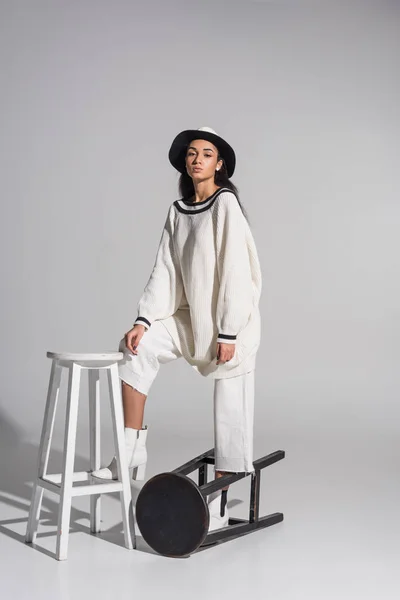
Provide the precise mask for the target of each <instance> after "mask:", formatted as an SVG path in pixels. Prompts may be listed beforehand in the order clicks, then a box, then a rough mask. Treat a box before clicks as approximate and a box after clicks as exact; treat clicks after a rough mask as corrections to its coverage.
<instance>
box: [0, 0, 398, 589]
mask: <svg viewBox="0 0 400 600" xmlns="http://www.w3.org/2000/svg"><path fill="white" fill-rule="evenodd" d="M0 7H1V15H0V78H1V111H0V127H1V136H0V164H1V178H0V190H1V200H2V218H1V220H0V226H1V231H0V243H1V256H2V261H1V283H2V303H1V304H2V328H1V396H0V402H1V405H0V411H1V412H0V427H1V440H0V445H1V446H0V450H1V456H2V458H1V467H2V488H3V495H2V497H3V500H4V502H5V504H6V505H7V507H8V508H10V507H14V508H15V507H18V503H19V504H20V507H21V502H22V506H24V507H26V506H27V505H28V502H29V497H30V492H29V489H28V488H29V484H28V482H29V481H32V478H33V471H34V459H35V455H36V452H37V444H38V441H39V436H40V428H41V423H42V417H43V410H44V402H45V396H46V391H47V383H48V376H49V371H50V361H49V360H48V359H47V358H46V351H47V350H54V351H62V350H66V351H77V352H86V351H93V352H102V351H107V350H115V349H116V348H117V347H118V342H119V340H120V338H121V337H122V336H123V334H124V333H125V331H127V330H128V329H129V328H130V327H131V324H132V322H133V320H134V318H135V317H136V314H137V313H136V305H137V301H138V299H139V297H140V295H141V293H142V290H143V288H144V285H145V283H146V281H147V279H148V276H149V274H150V271H151V268H152V266H153V263H154V259H155V253H156V249H157V245H158V241H159V238H160V234H161V228H162V225H163V223H164V219H165V215H166V211H167V208H168V206H169V204H170V203H171V202H172V201H173V200H175V199H176V198H178V190H177V182H178V175H177V173H176V172H175V171H174V170H173V168H172V167H171V166H170V164H169V162H168V158H167V152H168V149H169V146H170V143H171V141H172V139H173V137H174V136H175V135H176V134H177V133H178V132H179V131H181V130H182V129H186V128H192V127H193V128H197V127H200V126H203V125H207V126H210V127H212V128H213V129H215V130H216V131H217V132H219V133H220V134H221V135H222V136H224V137H226V139H227V140H228V141H229V142H230V143H231V144H232V145H233V147H234V148H235V150H236V152H237V170H236V173H235V175H234V177H233V181H234V182H235V183H236V184H237V185H238V187H239V191H240V194H241V200H242V202H243V204H244V206H245V207H246V209H247V211H248V214H249V217H250V224H251V227H252V230H253V234H254V237H255V240H256V244H257V249H258V252H259V257H260V261H261V266H262V272H263V292H262V297H261V314H262V326H263V337H262V343H261V347H260V350H259V353H258V359H257V360H258V363H257V370H256V422H255V454H256V456H262V455H264V454H267V453H268V452H271V451H273V450H275V449H278V448H282V449H285V450H286V452H287V457H286V459H285V461H283V462H282V463H280V464H279V465H276V466H275V467H274V468H273V469H274V470H273V471H272V470H271V475H269V474H268V477H270V478H269V479H268V486H267V487H266V488H265V494H267V493H268V494H269V498H270V499H272V500H273V506H272V507H271V508H272V510H271V512H273V511H274V510H283V511H284V512H285V518H286V517H288V518H289V523H288V518H286V520H285V524H284V525H282V527H281V529H280V532H279V531H278V528H276V529H275V530H274V532H272V530H271V533H269V532H268V534H267V536H266V537H265V536H264V537H262V536H263V535H264V534H257V535H259V536H261V537H259V538H257V542H255V541H253V540H252V539H251V538H246V541H238V542H235V543H234V544H238V543H241V544H242V546H240V547H238V550H237V552H240V549H243V547H245V546H244V545H245V544H247V545H248V546H249V548H250V546H251V544H257V543H258V544H259V547H260V548H261V546H262V543H264V542H265V540H271V539H275V540H276V542H277V543H278V554H276V548H275V549H274V553H275V554H274V555H273V556H275V560H277V561H278V563H277V568H275V569H273V575H272V574H271V573H270V574H269V577H270V578H269V582H270V585H273V584H274V585H275V584H276V588H274V594H275V595H274V596H273V597H274V598H280V597H281V595H280V594H282V598H289V597H290V598H291V597H293V598H296V599H298V598H303V595H302V594H303V593H304V597H307V598H311V597H314V596H313V595H312V594H313V593H314V592H315V597H322V596H321V595H320V591H321V590H320V588H319V587H318V585H317V584H316V581H317V580H316V579H315V577H317V579H318V576H319V577H321V578H323V577H325V576H326V578H327V581H328V580H330V579H331V576H332V574H334V575H335V578H334V579H335V581H336V583H337V585H339V584H338V582H339V581H340V582H341V583H343V584H344V583H346V586H347V587H346V588H342V587H340V588H339V587H338V588H337V589H336V588H334V586H333V587H332V588H330V591H329V590H327V591H326V592H324V594H323V597H324V598H328V597H329V598H330V597H331V596H330V595H329V593H330V592H331V593H332V594H333V595H332V598H333V597H339V596H338V595H335V594H339V593H340V597H342V598H344V597H347V596H346V594H345V589H346V590H347V592H348V593H349V596H348V597H349V598H355V597H357V598H358V597H363V598H367V597H371V598H373V597H376V595H374V594H375V591H376V590H377V589H378V588H379V590H380V591H381V592H382V590H383V589H384V590H385V594H386V595H385V594H384V595H383V596H382V597H385V598H389V597H393V598H394V597H398V594H397V592H395V587H394V586H395V581H396V580H395V576H394V571H393V570H392V566H393V565H394V564H395V562H396V560H397V559H398V558H399V551H398V534H399V533H400V532H399V524H398V518H397V511H396V510H395V507H396V506H398V501H399V496H400V494H399V484H398V481H397V478H396V476H397V474H398V460H399V444H398V433H399V417H400V409H399V403H398V398H399V388H400V385H399V383H400V382H399V374H398V373H399V370H398V358H399V302H400V286H399V276H398V274H399V251H400V247H399V234H398V232H399V225H400V205H399V192H400V189H399V188H400V184H399V178H398V172H399V144H398V140H399V134H400V127H399V108H398V107H399V102H400V97H399V91H400V85H399V77H398V71H399V51H400V36H399V25H400V3H399V2H390V1H386V0H384V1H379V2H378V1H376V2H218V1H214V2H201V3H195V2H164V3H162V2H161V1H160V2H151V1H150V2H146V4H144V3H139V2H129V1H128V0H125V1H123V0H116V1H114V2H106V1H104V0H100V1H94V0H91V1H89V0H84V1H80V2H62V1H44V0H35V1H34V2H26V1H25V2H22V1H18V0H17V1H15V2H11V1H9V2H6V1H3V2H1V3H0ZM85 389H86V382H84V385H83V394H84V393H85ZM212 389H213V384H212V382H211V381H209V380H207V379H205V378H202V377H201V376H199V375H198V374H197V373H195V372H194V371H193V370H192V369H191V368H190V367H189V365H188V364H186V363H185V362H184V360H183V359H181V360H179V361H176V362H175V363H174V364H169V365H166V366H164V367H162V369H161V371H160V373H159V376H158V378H157V379H156V381H155V382H154V384H153V387H152V389H151V391H150V394H149V398H148V404H147V408H146V423H147V424H148V425H149V451H150V452H151V459H149V467H148V475H149V476H151V475H152V474H154V473H156V472H159V471H160V470H169V469H171V468H174V467H175V466H177V465H178V464H180V463H181V462H184V461H185V460H187V459H188V458H190V457H191V456H194V455H195V454H197V453H199V452H202V451H203V450H205V449H207V448H208V447H211V446H212ZM82 398H84V396H82ZM62 406H63V404H62ZM102 406H103V413H104V419H103V423H102V428H103V433H104V436H103V441H104V443H103V447H104V460H106V459H108V458H109V457H110V455H111V452H112V439H111V427H110V422H109V409H108V404H107V393H106V390H105V389H104V390H103V396H102ZM79 418H80V420H79V431H78V444H77V450H78V458H79V460H81V461H84V460H86V458H87V450H88V444H87V441H88V431H87V419H88V414H87V406H86V403H85V401H84V400H83V401H82V405H81V409H80V417H79ZM63 420H64V415H63V412H62V411H61V412H60V413H59V414H58V416H57V426H56V432H55V439H54V448H55V450H56V455H55V456H56V458H55V463H58V464H59V462H60V450H61V448H62V440H63V438H62V436H63V430H62V427H63ZM265 479H267V476H266V478H265ZM238 489H239V488H238ZM0 499H1V497H0ZM11 499H12V500H11ZM263 501H264V502H266V498H265V499H264V496H263ZM329 503H330V504H329ZM328 505H329V506H330V509H329V510H327V508H326V507H327V506H328ZM113 506H114V511H116V515H117V518H118V510H119V509H118V506H117V503H114V505H113ZM267 508H268V507H267ZM391 510H392V511H393V513H391ZM318 511H319V512H318ZM349 511H350V512H351V517H350V516H349V514H350V513H349ZM378 511H379V519H378V521H379V523H378V522H377V523H376V526H375V527H374V526H373V525H372V523H374V522H376V521H375V519H377V512H378ZM317 514H318V515H319V519H318V518H317V517H316V515H317ZM344 515H347V517H348V519H349V520H348V521H347V522H346V523H345V524H344V523H342V521H341V519H342V518H343V516H344ZM390 515H391V516H390ZM357 519H359V521H358V520H357ZM385 519H386V520H385ZM341 523H342V524H341ZM300 524H302V525H300ZM289 527H291V528H292V529H290V534H289V530H288V528H289ZM352 527H353V529H352ZM371 527H372V530H371ZM284 528H286V529H284ZM296 528H298V529H296ZM21 531H22V529H21ZM282 532H284V533H282ZM3 533H4V531H3ZM285 535H286V536H287V537H285ZM291 535H292V536H294V537H290V536H291ZM268 536H271V537H268ZM273 536H274V537H273ZM319 536H321V538H320V537H319ZM254 539H255V538H254ZM279 540H280V541H279ZM300 540H301V541H302V544H303V543H304V542H305V540H307V541H308V543H309V545H308V546H307V548H308V552H309V554H308V553H307V551H306V550H305V549H304V548H303V547H302V544H300ZM344 540H345V541H344ZM396 540H397V541H396ZM12 541H13V540H12ZM10 543H11V542H10ZM286 543H287V546H285V544H286ZM335 543H336V544H337V545H336V546H335ZM279 544H282V546H279ZM296 544H297V545H296ZM342 544H344V545H345V547H346V548H347V551H348V552H349V554H348V555H346V558H344V555H343V552H346V551H345V550H344V549H343V547H342V546H341V545H342ZM326 545H329V547H330V548H331V549H332V548H335V549H336V550H337V554H332V555H330V554H329V552H328V553H327V554H326V553H325V554H324V553H323V552H322V554H321V548H324V547H325V549H326ZM13 547H14V546H13ZM231 547H232V546H231ZM226 548H228V545H226ZM263 548H264V547H263ZM283 548H285V551H286V550H287V549H290V550H288V552H289V554H290V553H293V554H292V555H291V557H290V558H289V559H288V556H287V555H286V554H284V550H283ZM349 548H350V550H349ZM224 551H226V550H224ZM332 552H333V550H332ZM363 552H364V553H368V552H369V553H370V554H365V555H363V554H362V553H363ZM315 553H316V554H315ZM360 553H361V554H360ZM203 554H206V553H203ZM299 554H301V555H302V556H303V559H301V558H300V557H299ZM31 556H32V553H31V554H30V557H31ZM273 556H272V555H268V557H269V560H272V561H273V560H274V558H273ZM42 558H45V557H42ZM317 559H318V560H320V561H321V563H320V568H319V570H317V572H315V571H314V570H312V569H311V565H312V564H315V562H314V561H315V560H317ZM395 559H396V560H395ZM46 560H47V564H48V561H49V559H48V558H47V557H46ZM251 560H252V564H254V560H255V557H254V556H253V557H252V559H251ZM290 560H293V563H291V562H290ZM299 560H300V561H301V560H304V564H303V563H301V565H300V564H299V563H298V562H297V561H299ZM352 560H354V561H355V562H354V563H352ZM392 560H393V563H392V562H391V561H392ZM357 561H358V562H357ZM255 562H256V564H257V561H255ZM283 562H285V563H286V564H289V565H293V570H292V571H290V570H289V572H284V571H282V570H281V569H282V568H283V567H282V563H283ZM232 564H234V563H232V562H231V563H230V565H231V566H232ZM349 565H352V566H351V569H352V575H353V576H354V578H355V581H356V582H358V585H361V583H360V582H361V580H362V582H363V585H365V589H363V590H362V591H361V589H359V590H358V592H359V594H358V592H357V590H356V588H355V587H352V586H356V583H354V580H353V579H352V577H351V576H350V575H349V574H348V572H347V569H350V566H349ZM226 568H227V569H228V567H226ZM249 568H250V567H249ZM358 569H359V571H358ZM261 570H262V569H261ZM224 574H225V575H228V579H230V578H231V577H233V574H232V573H231V572H230V571H229V570H228V571H226V572H225V573H224ZM318 574H319V575H318ZM216 577H217V575H216ZM321 581H322V580H321ZM377 581H378V582H379V583H377ZM272 582H273V583H272ZM289 582H290V584H289ZM296 582H297V583H296ZM374 582H375V584H376V586H377V588H376V590H375V588H374ZM14 584H15V581H14V582H13V585H14ZM397 584H398V582H397V581H396V585H397ZM314 585H315V586H316V587H315V589H314V588H313V586H314ZM321 585H322V583H321ZM243 586H244V587H243V590H244V589H246V587H245V582H243ZM10 589H11V588H10ZM241 589H242V588H241V587H240V585H239V587H238V583H237V582H236V592H235V591H234V590H232V591H231V593H232V594H233V595H234V594H235V593H238V594H240V593H241ZM14 591H15V590H14ZM270 591H271V588H270ZM397 591H398V588H397ZM71 593H72V592H71ZM376 593H377V592H376ZM392 593H393V594H394V595H393V596H392V595H391V594H392ZM291 594H293V596H292V595H291ZM369 594H371V596H369ZM21 597H22V596H21ZM42 597H43V596H42ZM66 597H69V596H66ZM75 597H76V596H75ZM98 597H100V596H98Z"/></svg>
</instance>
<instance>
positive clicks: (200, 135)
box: [168, 129, 236, 177]
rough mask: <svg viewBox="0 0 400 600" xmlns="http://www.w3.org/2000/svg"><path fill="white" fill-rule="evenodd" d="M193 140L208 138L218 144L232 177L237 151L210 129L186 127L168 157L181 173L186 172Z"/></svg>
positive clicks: (229, 175) (175, 141)
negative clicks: (187, 150) (190, 145)
mask: <svg viewBox="0 0 400 600" xmlns="http://www.w3.org/2000/svg"><path fill="white" fill-rule="evenodd" d="M192 140H207V141H208V142H211V143H212V144H214V146H216V147H217V148H218V150H219V152H220V155H221V156H222V158H223V159H224V162H225V166H226V170H227V174H228V177H232V175H233V173H234V171H235V165H236V155H235V152H234V150H233V148H232V146H230V145H229V144H228V142H226V141H225V140H224V139H223V138H222V137H220V136H219V135H217V134H215V133H211V132H210V131H199V130H198V129H185V131H181V133H178V135H177V136H176V137H175V139H174V141H173V142H172V144H171V148H170V149H169V153H168V158H169V161H170V163H171V165H172V166H173V167H175V169H176V170H177V171H179V172H180V173H185V172H186V149H187V147H188V145H189V144H190V142H191V141H192Z"/></svg>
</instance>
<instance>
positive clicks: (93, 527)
mask: <svg viewBox="0 0 400 600" xmlns="http://www.w3.org/2000/svg"><path fill="white" fill-rule="evenodd" d="M88 373H89V427H90V469H91V471H96V470H97V469H100V374H99V370H98V369H89V371H88ZM100 498H101V494H93V495H92V496H90V531H91V532H92V533H100V531H101V525H100V506H101V505H100Z"/></svg>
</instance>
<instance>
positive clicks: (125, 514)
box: [107, 364, 136, 549]
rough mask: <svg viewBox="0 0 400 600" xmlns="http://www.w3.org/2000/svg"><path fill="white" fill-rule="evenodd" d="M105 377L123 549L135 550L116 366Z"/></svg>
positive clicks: (119, 388) (130, 495) (120, 397)
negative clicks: (113, 447)
mask: <svg viewBox="0 0 400 600" xmlns="http://www.w3.org/2000/svg"><path fill="white" fill-rule="evenodd" d="M107 376H108V384H109V390H110V400H111V414H112V423H113V430H114V440H115V445H116V458H117V465H118V478H119V480H120V481H121V482H122V491H121V492H120V498H121V508H122V521H123V526H124V536H125V547H126V548H129V549H132V548H136V536H135V527H134V520H133V509H132V508H131V503H132V490H131V484H130V477H129V470H128V461H127V458H126V449H125V433H124V418H123V411H122V395H121V384H120V381H119V375H118V366H117V364H113V365H111V367H110V368H109V369H108V370H107ZM131 518H132V521H131Z"/></svg>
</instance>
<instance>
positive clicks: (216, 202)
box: [135, 188, 261, 379]
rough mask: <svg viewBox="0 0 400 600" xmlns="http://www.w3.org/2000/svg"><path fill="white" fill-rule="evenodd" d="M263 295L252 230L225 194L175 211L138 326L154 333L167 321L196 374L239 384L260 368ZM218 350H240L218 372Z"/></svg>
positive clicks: (167, 224)
mask: <svg viewBox="0 0 400 600" xmlns="http://www.w3.org/2000/svg"><path fill="white" fill-rule="evenodd" d="M260 294H261V269H260V263H259V260H258V255H257V250H256V246H255V242H254V239H253V235H252V233H251V230H250V227H249V225H248V222H247V220H246V219H245V217H244V215H243V213H242V210H241V208H240V206H239V203H238V201H237V198H236V196H235V194H234V193H233V192H232V191H230V190H229V189H228V188H219V189H218V190H216V192H214V194H212V195H211V196H210V197H209V198H207V199H206V200H203V201H202V202H194V201H187V200H176V201H175V202H173V204H171V206H170V207H169V211H168V215H167V219H166V221H165V225H164V229H163V232H162V235H161V240H160V243H159V247H158V251H157V256H156V260H155V263H154V267H153V270H152V273H151V275H150V278H149V280H148V282H147V284H146V287H145V289H144V291H143V294H142V296H141V298H140V300H139V302H138V306H137V308H138V317H137V319H136V321H135V324H137V323H140V324H142V325H145V326H146V328H147V329H148V328H149V327H150V326H151V323H152V322H153V321H161V322H162V323H163V324H164V326H165V327H166V328H167V329H168V331H169V332H170V334H171V335H172V337H173V339H174V341H175V343H176V345H177V346H178V348H179V350H180V352H181V353H182V355H183V356H184V358H185V359H186V360H187V362H188V363H189V364H190V365H191V366H192V367H193V368H194V369H195V370H196V371H197V372H199V373H200V374H201V375H204V376H206V377H211V378H213V379H219V378H223V377H235V376H236V375H241V374H243V373H246V372H248V371H250V370H251V369H254V368H255V360H256V352H257V350H258V347H259V344H260V335H261V319H260V311H259V299H260ZM145 335H146V333H145ZM217 342H224V343H231V344H232V343H233V344H236V346H235V354H234V356H233V358H232V359H231V360H229V361H227V362H226V363H220V364H219V365H217V364H216V361H217V356H216V353H217ZM139 351H140V342H139Z"/></svg>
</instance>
